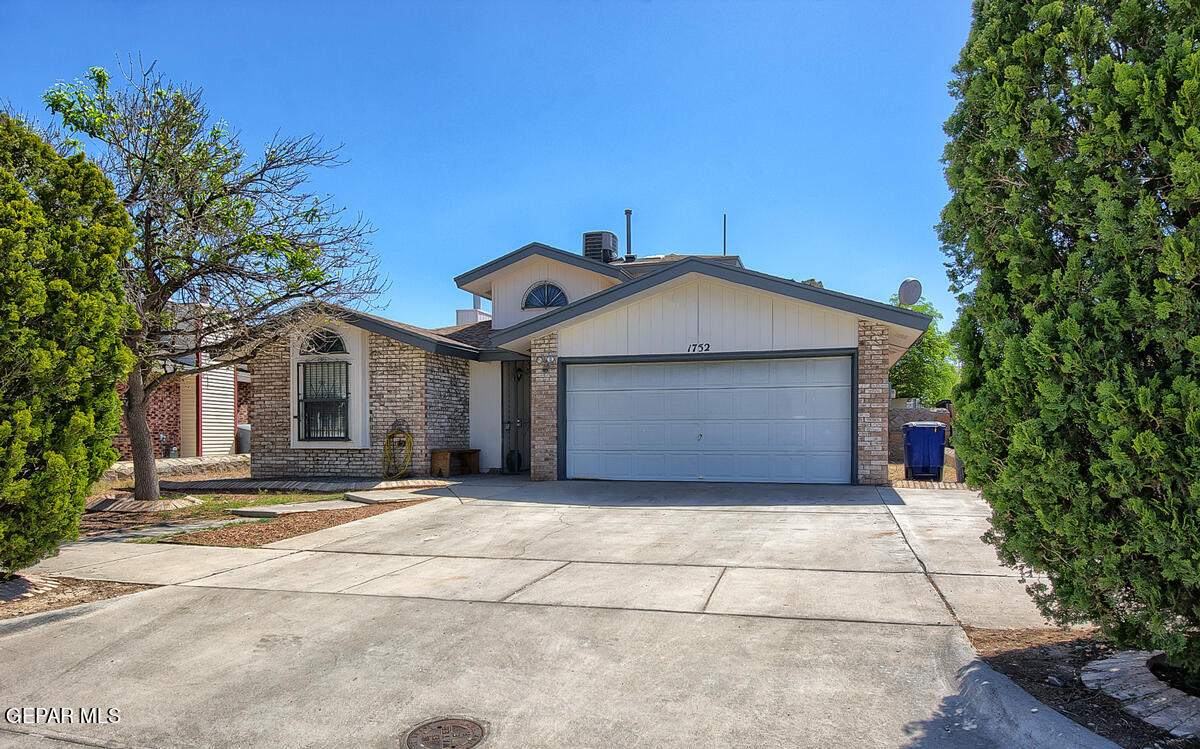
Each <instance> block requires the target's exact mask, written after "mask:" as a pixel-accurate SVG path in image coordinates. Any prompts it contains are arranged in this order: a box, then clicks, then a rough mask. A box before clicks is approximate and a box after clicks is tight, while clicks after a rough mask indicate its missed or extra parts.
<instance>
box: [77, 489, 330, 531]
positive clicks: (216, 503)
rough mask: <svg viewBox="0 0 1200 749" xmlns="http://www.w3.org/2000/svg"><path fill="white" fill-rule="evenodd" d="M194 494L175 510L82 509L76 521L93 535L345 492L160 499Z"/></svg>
mask: <svg viewBox="0 0 1200 749" xmlns="http://www.w3.org/2000/svg"><path fill="white" fill-rule="evenodd" d="M186 496H193V497H195V498H196V499H199V500H201V501H202V504H198V505H190V506H188V507H179V508H177V509H174V510H161V511H159V512H89V513H85V514H84V516H83V518H82V519H81V520H80V522H79V530H80V533H81V534H82V535H85V536H87V535H95V534H97V533H109V532H112V531H123V530H136V529H138V528H141V527H144V526H147V525H158V524H161V523H183V522H188V521H193V520H208V519H214V518H225V517H228V518H230V519H231V520H233V519H235V518H234V517H233V516H231V515H230V512H231V511H232V510H235V509H237V508H239V507H254V506H258V505H279V504H291V503H293V502H316V501H318V500H325V499H342V498H343V497H344V496H345V495H344V494H342V493H340V492H339V493H336V494H305V493H302V492H271V491H268V490H261V491H258V492H249V493H242V494H233V493H230V492H191V493H190V495H189V494H184V493H182V492H163V493H162V497H163V499H175V498H179V497H186Z"/></svg>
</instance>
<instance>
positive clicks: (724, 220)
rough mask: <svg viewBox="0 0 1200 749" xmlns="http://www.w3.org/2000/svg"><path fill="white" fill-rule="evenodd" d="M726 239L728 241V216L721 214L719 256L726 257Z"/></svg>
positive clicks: (727, 252) (727, 251)
mask: <svg viewBox="0 0 1200 749" xmlns="http://www.w3.org/2000/svg"><path fill="white" fill-rule="evenodd" d="M728 239H729V214H728V213H722V214H721V255H723V256H724V255H728V254H729V250H728V249H727V248H728Z"/></svg>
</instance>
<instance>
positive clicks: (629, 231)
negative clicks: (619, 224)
mask: <svg viewBox="0 0 1200 749" xmlns="http://www.w3.org/2000/svg"><path fill="white" fill-rule="evenodd" d="M634 260H637V255H634V254H633V209H632V208H626V209H625V262H627V263H632V262H633V261H634Z"/></svg>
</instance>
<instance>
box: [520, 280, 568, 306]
mask: <svg viewBox="0 0 1200 749" xmlns="http://www.w3.org/2000/svg"><path fill="white" fill-rule="evenodd" d="M566 303H567V295H566V293H565V292H564V291H563V290H562V289H560V288H559V287H558V286H556V285H555V284H552V283H550V282H549V281H543V282H542V283H539V284H534V286H533V288H531V289H530V290H529V291H528V292H526V293H525V304H524V305H523V306H524V308H525V309H549V308H550V307H562V306H563V305H565V304H566Z"/></svg>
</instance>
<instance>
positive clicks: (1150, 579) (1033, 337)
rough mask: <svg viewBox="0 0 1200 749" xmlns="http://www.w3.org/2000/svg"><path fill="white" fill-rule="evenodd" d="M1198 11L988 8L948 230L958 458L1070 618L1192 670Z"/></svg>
mask: <svg viewBox="0 0 1200 749" xmlns="http://www.w3.org/2000/svg"><path fill="white" fill-rule="evenodd" d="M1198 10H1200V6H1198V4H1197V3H1196V2H1195V1H1194V0H1191V1H1183V0H1162V1H1160V2H1115V1H1111V2H1109V1H1101V0H1087V1H1084V0H1078V1H1066V0H1059V1H1053V2H1052V1H1050V0H986V2H984V1H982V0H979V1H977V2H976V3H975V6H974V20H973V24H972V28H971V32H970V36H969V38H968V41H967V43H966V46H965V47H964V49H963V51H962V56H961V59H960V61H959V63H958V65H957V67H956V68H955V72H956V77H955V78H954V80H953V82H952V83H951V91H952V93H953V95H954V96H955V97H956V98H957V99H958V104H957V107H956V109H955V111H954V113H953V115H952V116H951V117H950V119H949V121H948V122H947V124H946V130H947V134H948V135H949V136H950V141H949V144H948V145H947V147H946V152H945V163H946V177H947V181H948V183H949V185H950V188H951V191H952V198H951V200H950V202H949V204H948V205H947V206H946V208H945V210H944V212H943V214H942V223H941V224H940V226H939V232H940V235H941V238H942V241H943V243H944V246H945V250H946V252H947V254H948V257H949V260H950V262H949V264H948V265H949V268H950V277H951V281H952V283H953V285H954V288H955V289H956V290H957V291H958V292H960V294H961V297H960V300H961V302H962V305H963V307H962V315H961V317H960V320H959V323H958V324H957V326H956V327H955V330H954V336H955V338H956V342H957V345H958V354H959V357H960V359H961V362H962V383H961V385H960V387H959V388H958V390H957V392H956V398H955V405H956V408H957V420H956V423H955V439H954V442H955V447H956V448H957V449H958V454H959V456H960V457H961V458H962V460H963V462H964V463H965V464H966V470H967V476H968V477H969V478H970V480H971V481H972V482H973V483H976V484H978V485H979V486H980V487H981V488H982V490H983V496H984V498H985V499H986V500H987V501H988V502H990V503H991V505H992V508H993V510H994V514H993V518H992V524H993V530H992V531H990V532H989V534H988V538H989V539H990V540H991V541H992V542H993V543H994V544H996V546H997V547H998V549H999V551H1000V554H1001V557H1002V558H1003V559H1004V560H1005V561H1006V562H1008V563H1010V564H1018V565H1022V566H1024V567H1026V568H1028V569H1032V570H1034V571H1036V572H1039V573H1043V574H1045V575H1046V576H1047V577H1048V578H1049V580H1050V582H1051V584H1052V586H1053V589H1052V590H1047V589H1045V588H1043V587H1040V586H1035V592H1036V597H1037V599H1038V602H1039V604H1040V605H1041V606H1042V607H1043V610H1044V611H1045V612H1046V613H1048V614H1050V615H1052V616H1053V617H1054V618H1055V619H1057V620H1058V621H1060V622H1064V623H1066V622H1078V621H1092V622H1096V623H1098V624H1099V625H1101V627H1102V628H1103V630H1104V631H1105V632H1106V633H1107V634H1108V635H1110V636H1112V637H1113V638H1115V639H1116V640H1117V641H1118V642H1119V643H1122V644H1125V645H1130V646H1137V647H1145V648H1161V649H1163V650H1165V651H1166V654H1167V657H1168V659H1169V660H1170V661H1171V662H1172V663H1174V664H1176V665H1179V666H1182V667H1185V668H1188V669H1190V670H1193V671H1200V636H1198V635H1200V253H1198V251H1197V247H1196V241H1197V235H1198V233H1200V158H1198V147H1200V121H1198V116H1200V26H1198V23H1200V12H1198Z"/></svg>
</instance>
